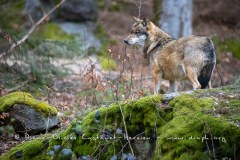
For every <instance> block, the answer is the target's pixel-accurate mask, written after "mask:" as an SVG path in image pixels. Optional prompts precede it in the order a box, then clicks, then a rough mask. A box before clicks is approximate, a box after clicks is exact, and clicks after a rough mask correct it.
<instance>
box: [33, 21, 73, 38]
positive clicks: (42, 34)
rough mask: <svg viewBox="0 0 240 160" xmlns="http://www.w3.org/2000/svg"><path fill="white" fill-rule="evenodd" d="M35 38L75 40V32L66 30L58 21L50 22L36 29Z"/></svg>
mask: <svg viewBox="0 0 240 160" xmlns="http://www.w3.org/2000/svg"><path fill="white" fill-rule="evenodd" d="M33 36H34V38H40V39H51V40H60V41H63V40H65V41H66V40H74V38H75V36H74V35H73V34H68V33H66V32H64V31H63V30H62V29H61V27H60V26H59V25H58V24H57V23H53V22H48V23H46V24H44V25H42V26H40V28H38V29H37V30H36V32H35V33H34V34H33Z"/></svg>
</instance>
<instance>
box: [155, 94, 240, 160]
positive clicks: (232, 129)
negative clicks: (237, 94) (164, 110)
mask: <svg viewBox="0 0 240 160" xmlns="http://www.w3.org/2000/svg"><path fill="white" fill-rule="evenodd" d="M170 106H171V107H173V108H174V110H173V119H172V120H171V121H169V122H168V123H167V124H166V125H164V126H163V127H161V128H160V135H159V139H158V140H157V146H156V152H155V159H159V158H161V159H163V160H165V159H166V160H167V159H209V158H214V157H213V155H214V153H215V154H216V156H219V157H233V156H234V153H235V149H236V148H235V147H236V146H237V142H239V141H240V129H239V128H238V127H237V126H235V125H233V124H231V123H229V122H228V121H227V120H226V119H225V118H217V117H215V115H214V113H213V112H208V113H209V114H206V111H209V109H212V108H214V100H213V99H210V98H199V97H197V96H193V95H181V96H179V97H176V98H175V99H174V100H173V101H171V102H170ZM210 113H211V114H210ZM212 143H214V147H215V148H219V150H218V151H213V149H212V148H211V147H210V148H209V146H212ZM239 147H240V146H239ZM238 149H239V148H238ZM204 150H206V151H205V152H204ZM219 157H218V158H219Z"/></svg>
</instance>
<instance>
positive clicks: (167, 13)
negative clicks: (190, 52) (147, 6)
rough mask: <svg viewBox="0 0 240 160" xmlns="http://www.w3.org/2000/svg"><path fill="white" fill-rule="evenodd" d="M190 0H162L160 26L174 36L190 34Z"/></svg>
mask: <svg viewBox="0 0 240 160" xmlns="http://www.w3.org/2000/svg"><path fill="white" fill-rule="evenodd" d="M192 3H193V2H192V0H178V1H176V0H163V5H162V6H163V14H162V15H161V19H160V22H159V24H160V26H161V28H162V29H163V30H165V31H166V32H167V33H169V34H171V35H172V36H173V37H174V38H179V37H182V36H187V35H191V34H192Z"/></svg>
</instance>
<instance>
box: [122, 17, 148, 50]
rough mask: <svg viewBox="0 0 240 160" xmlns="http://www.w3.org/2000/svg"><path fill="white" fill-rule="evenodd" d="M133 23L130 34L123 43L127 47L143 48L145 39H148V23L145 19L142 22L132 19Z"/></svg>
mask: <svg viewBox="0 0 240 160" xmlns="http://www.w3.org/2000/svg"><path fill="white" fill-rule="evenodd" d="M134 19H135V23H134V24H133V25H132V29H131V32H130V34H129V36H128V37H127V38H125V39H124V42H125V43H126V44H128V45H137V46H140V47H142V46H144V43H145V41H146V39H147V38H148V30H149V26H150V23H151V22H150V21H149V20H148V19H146V18H144V19H143V20H141V19H138V18H136V17H134Z"/></svg>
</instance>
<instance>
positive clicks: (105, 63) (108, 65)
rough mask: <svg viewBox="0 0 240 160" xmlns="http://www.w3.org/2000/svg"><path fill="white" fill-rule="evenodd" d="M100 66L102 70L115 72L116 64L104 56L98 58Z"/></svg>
mask: <svg viewBox="0 0 240 160" xmlns="http://www.w3.org/2000/svg"><path fill="white" fill-rule="evenodd" d="M99 59H100V63H101V66H102V68H103V70H105V71H108V70H116V68H117V63H116V62H115V61H114V60H113V59H111V58H108V57H105V56H99Z"/></svg>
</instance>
